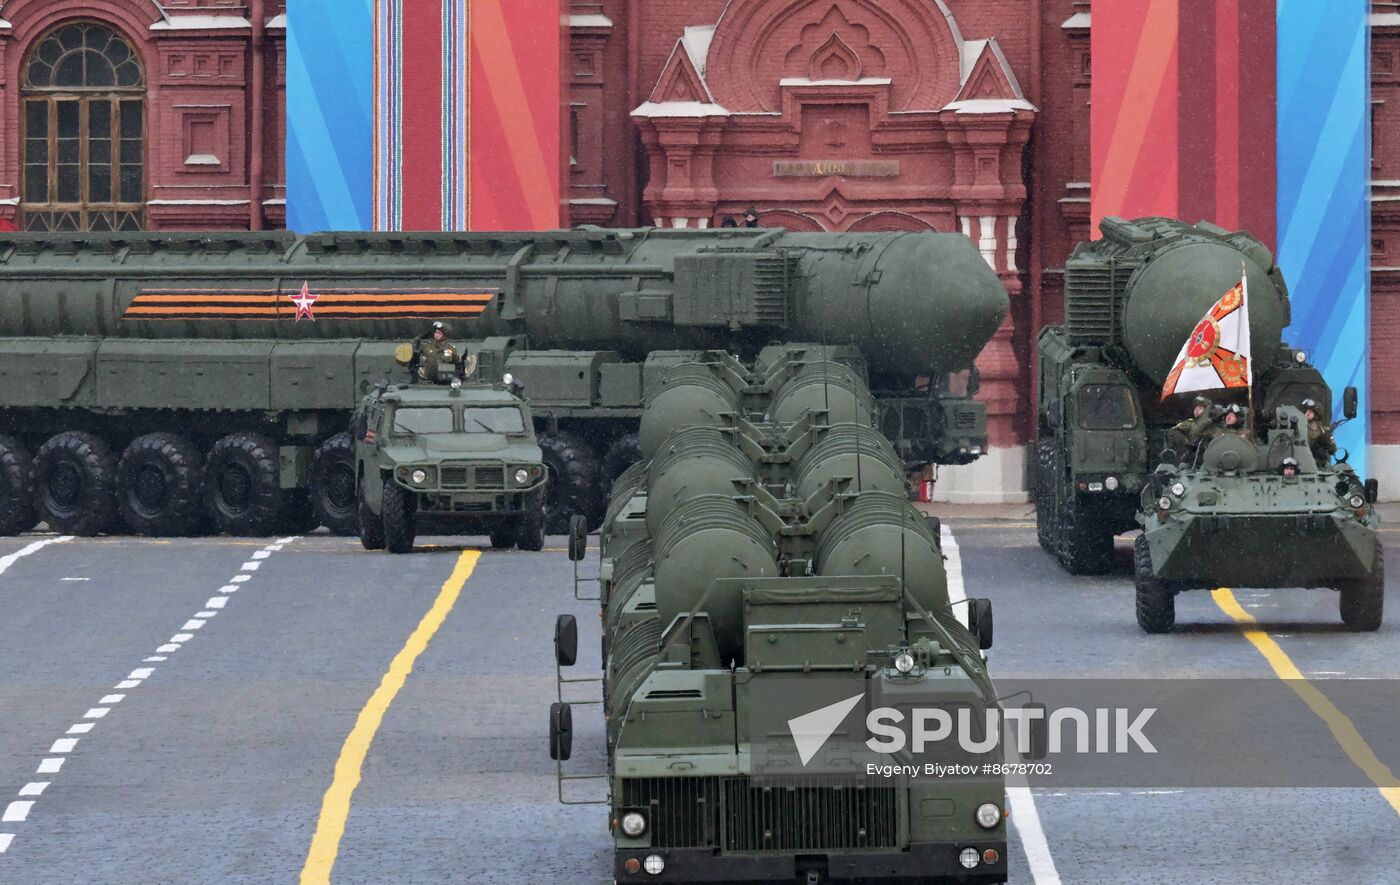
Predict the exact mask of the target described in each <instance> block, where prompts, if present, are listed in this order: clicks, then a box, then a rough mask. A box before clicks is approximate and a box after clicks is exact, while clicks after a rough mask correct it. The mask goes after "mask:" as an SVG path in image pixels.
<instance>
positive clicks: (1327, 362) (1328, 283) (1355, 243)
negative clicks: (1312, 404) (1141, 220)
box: [1278, 0, 1371, 476]
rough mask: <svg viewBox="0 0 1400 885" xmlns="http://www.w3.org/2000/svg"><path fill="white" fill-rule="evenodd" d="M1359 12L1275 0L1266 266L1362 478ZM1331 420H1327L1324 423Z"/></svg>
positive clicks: (1362, 7) (1365, 54) (1365, 11)
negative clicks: (1354, 414) (1277, 280)
mask: <svg viewBox="0 0 1400 885" xmlns="http://www.w3.org/2000/svg"><path fill="white" fill-rule="evenodd" d="M1369 7H1370V4H1369V3H1368V2H1367V0H1328V2H1326V3H1318V2H1316V0H1278V232H1279V244H1278V263H1279V266H1280V267H1281V268H1283V273H1284V276H1285V277H1286V278H1287V279H1288V285H1289V289H1290V291H1291V293H1292V301H1293V325H1291V326H1290V327H1289V328H1288V331H1287V332H1286V335H1287V336H1288V339H1289V341H1290V342H1291V343H1292V344H1293V345H1294V346H1296V347H1300V348H1302V349H1304V350H1306V351H1307V352H1308V354H1309V355H1310V357H1311V359H1312V362H1313V364H1314V365H1316V366H1317V367H1318V368H1319V369H1320V370H1321V371H1322V374H1323V376H1324V377H1326V378H1327V383H1328V384H1329V385H1330V386H1331V387H1332V390H1333V391H1334V393H1335V394H1336V398H1337V401H1338V402H1340V400H1341V392H1342V390H1343V389H1344V388H1345V387H1347V386H1348V385H1351V386H1354V387H1356V388H1357V390H1358V392H1359V393H1360V415H1359V417H1358V418H1357V419H1356V420H1355V421H1352V422H1351V423H1349V424H1347V425H1346V426H1345V427H1342V428H1341V429H1339V430H1338V431H1337V444H1338V445H1339V446H1341V447H1343V448H1345V449H1347V450H1348V451H1349V452H1350V453H1351V464H1352V466H1353V467H1355V468H1356V470H1357V472H1358V473H1360V474H1361V475H1362V476H1365V475H1366V467H1367V456H1368V452H1367V444H1368V442H1369V440H1370V433H1369V425H1370V408H1369V404H1370V395H1369V391H1368V389H1367V388H1368V380H1369V379H1368V371H1367V370H1368V368H1369V365H1370V347H1369V337H1370V328H1371V326H1370V313H1369V303H1370V264H1369V262H1370V248H1371V229H1370V224H1371V212H1370V203H1369V198H1370V172H1371V132H1370V123H1371V94H1370V86H1371V78H1370V71H1369V69H1368V65H1367V62H1368V59H1369V58H1370V44H1369V41H1370V29H1369V23H1370V22H1369V13H1370V8H1369ZM1334 420H1335V419H1334Z"/></svg>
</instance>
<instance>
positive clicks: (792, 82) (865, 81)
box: [778, 77, 893, 86]
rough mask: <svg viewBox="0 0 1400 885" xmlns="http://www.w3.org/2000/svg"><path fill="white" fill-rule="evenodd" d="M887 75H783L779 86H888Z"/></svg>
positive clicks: (890, 81) (888, 79)
mask: <svg viewBox="0 0 1400 885" xmlns="http://www.w3.org/2000/svg"><path fill="white" fill-rule="evenodd" d="M892 82H893V81H892V80H890V78H889V77H861V78H860V79H859V80H813V79H812V78H811V77H784V78H783V79H781V80H779V81H778V85H779V86H850V85H852V84H854V85H856V86H888V85H890V83H892Z"/></svg>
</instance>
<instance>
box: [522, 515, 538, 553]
mask: <svg viewBox="0 0 1400 885" xmlns="http://www.w3.org/2000/svg"><path fill="white" fill-rule="evenodd" d="M515 546H517V547H519V548H520V549H521V550H528V551H530V552H531V553H538V552H540V551H541V550H543V549H544V514H543V513H532V514H530V515H529V516H524V517H521V519H520V523H519V525H517V526H516V527H515Z"/></svg>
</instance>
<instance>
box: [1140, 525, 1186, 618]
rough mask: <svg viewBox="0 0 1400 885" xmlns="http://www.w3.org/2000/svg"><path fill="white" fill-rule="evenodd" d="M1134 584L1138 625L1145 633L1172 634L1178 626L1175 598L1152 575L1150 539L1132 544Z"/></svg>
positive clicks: (1144, 536) (1142, 538) (1143, 539)
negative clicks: (1173, 628) (1148, 542)
mask: <svg viewBox="0 0 1400 885" xmlns="http://www.w3.org/2000/svg"><path fill="white" fill-rule="evenodd" d="M1133 582H1134V585H1135V587H1136V589H1137V622H1138V626H1139V627H1141V628H1142V631H1143V632H1144V633H1169V632H1171V629H1172V627H1174V626H1176V594H1175V593H1174V592H1173V591H1171V590H1170V589H1168V588H1167V587H1166V586H1165V585H1164V584H1163V583H1162V582H1161V581H1159V580H1157V578H1156V576H1154V575H1153V574H1152V552H1151V550H1150V549H1149V548H1148V546H1147V536H1146V535H1138V536H1137V538H1136V539H1135V540H1134V541H1133Z"/></svg>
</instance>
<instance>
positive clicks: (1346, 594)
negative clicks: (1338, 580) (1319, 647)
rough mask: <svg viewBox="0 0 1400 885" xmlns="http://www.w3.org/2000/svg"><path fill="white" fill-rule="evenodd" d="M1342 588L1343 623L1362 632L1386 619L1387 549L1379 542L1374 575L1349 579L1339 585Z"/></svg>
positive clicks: (1373, 569)
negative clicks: (1355, 579) (1353, 579)
mask: <svg viewBox="0 0 1400 885" xmlns="http://www.w3.org/2000/svg"><path fill="white" fill-rule="evenodd" d="M1337 589H1338V590H1340V591H1341V599H1340V600H1339V602H1338V607H1339V609H1340V610H1341V615H1342V623H1343V624H1346V625H1347V627H1348V628H1349V629H1352V630H1356V631H1357V632H1359V633H1374V632H1375V631H1377V630H1379V629H1380V628H1381V622H1382V621H1383V620H1384V618H1385V550H1384V548H1382V547H1381V544H1380V541H1377V542H1376V554H1375V560H1374V564H1373V565H1372V566H1371V574H1370V575H1368V576H1367V577H1364V578H1362V579H1360V580H1357V581H1347V582H1346V583H1344V584H1342V585H1341V586H1339V587H1338V588H1337Z"/></svg>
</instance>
